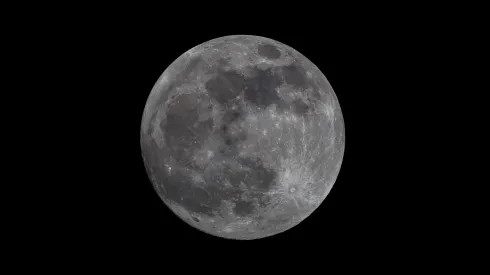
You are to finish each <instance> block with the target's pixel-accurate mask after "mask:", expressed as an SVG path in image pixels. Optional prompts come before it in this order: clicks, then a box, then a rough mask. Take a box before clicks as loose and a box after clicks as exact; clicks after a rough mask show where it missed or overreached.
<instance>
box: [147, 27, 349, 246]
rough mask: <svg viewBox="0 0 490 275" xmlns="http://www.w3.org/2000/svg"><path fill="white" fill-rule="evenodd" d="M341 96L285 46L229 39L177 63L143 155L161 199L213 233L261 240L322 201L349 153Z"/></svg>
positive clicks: (152, 103)
mask: <svg viewBox="0 0 490 275" xmlns="http://www.w3.org/2000/svg"><path fill="white" fill-rule="evenodd" d="M344 144H345V136H344V122H343V117H342V113H341V110H340V105H339V102H338V100H337V97H336V95H335V93H334V91H333V89H332V87H331V86H330V84H329V82H328V81H327V79H326V77H325V76H324V75H323V74H322V73H321V72H320V70H319V69H318V68H317V67H316V66H315V65H314V64H313V63H312V62H311V61H309V60H308V59H307V58H306V57H305V56H303V55H301V54H300V53H298V52H297V51H296V50H294V49H292V48H291V47H289V46H287V45H284V44H282V43H280V42H278V41H274V40H272V39H268V38H265V37H258V36H247V35H237V36H226V37H221V38H217V39H213V40H211V41H207V42H205V43H203V44H201V45H198V46H196V47H194V48H192V49H190V50H188V51H187V52H185V53H184V54H183V55H181V56H180V57H179V58H177V59H176V60H175V61H174V62H173V63H172V64H171V65H170V66H169V67H168V68H167V69H166V70H165V71H164V73H163V74H162V76H161V77H160V79H159V80H158V81H157V83H156V85H155V86H154V88H153V90H152V91H151V93H150V95H149V97H148V100H147V104H146V106H145V110H144V114H143V119H142V125H141V148H142V155H143V159H144V162H145V166H146V168H147V172H148V175H149V177H150V178H151V180H152V183H153V185H154V187H155V190H156V191H157V192H158V194H159V196H160V197H161V198H162V200H163V201H164V202H165V204H166V205H168V206H169V207H170V208H171V209H172V210H173V211H174V213H176V215H178V216H179V217H181V218H182V219H184V220H185V221H187V222H188V223H189V224H190V225H192V226H194V227H195V228H197V229H199V230H201V231H204V232H207V233H209V234H212V235H215V236H220V237H225V238H232V239H257V238H263V237H266V236H270V235H274V234H277V233H279V232H283V231H285V230H287V229H288V228H291V227H293V226H295V225H296V224H298V223H299V222H301V221H302V220H303V219H305V218H306V217H308V216H309V215H310V214H311V213H312V212H313V211H314V210H315V209H316V208H317V207H318V206H319V205H320V204H321V202H322V201H323V200H324V199H325V197H326V196H327V195H328V193H329V191H330V190H331V188H332V186H333V184H334V182H335V180H336V178H337V175H338V173H339V170H340V166H341V163H342V158H343V154H344Z"/></svg>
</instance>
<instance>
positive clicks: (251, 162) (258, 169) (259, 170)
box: [238, 158, 277, 191]
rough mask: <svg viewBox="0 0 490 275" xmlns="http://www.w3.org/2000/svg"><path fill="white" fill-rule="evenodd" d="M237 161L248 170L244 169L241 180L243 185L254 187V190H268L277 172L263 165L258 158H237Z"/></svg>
mask: <svg viewBox="0 0 490 275" xmlns="http://www.w3.org/2000/svg"><path fill="white" fill-rule="evenodd" d="M238 162H239V163H240V164H242V165H243V166H245V167H248V168H249V169H250V171H245V178H244V179H243V180H242V181H243V183H245V185H247V186H249V187H254V188H256V190H262V191H268V190H270V188H271V186H272V185H273V183H274V180H275V179H276V177H277V173H276V172H275V171H273V170H271V169H268V168H266V167H264V165H263V163H262V161H261V160H260V159H250V158H239V159H238Z"/></svg>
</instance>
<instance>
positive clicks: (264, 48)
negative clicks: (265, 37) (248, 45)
mask: <svg viewBox="0 0 490 275" xmlns="http://www.w3.org/2000/svg"><path fill="white" fill-rule="evenodd" d="M257 51H258V53H259V55H260V56H262V57H265V58H268V59H278V58H279V57H281V52H280V51H279V50H278V49H277V48H276V46H274V45H271V44H260V45H259V46H258V47H257Z"/></svg>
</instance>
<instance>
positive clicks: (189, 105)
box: [160, 95, 213, 165]
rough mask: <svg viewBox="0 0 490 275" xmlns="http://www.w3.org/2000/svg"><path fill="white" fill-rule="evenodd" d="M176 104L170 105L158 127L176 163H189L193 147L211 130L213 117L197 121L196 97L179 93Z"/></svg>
mask: <svg viewBox="0 0 490 275" xmlns="http://www.w3.org/2000/svg"><path fill="white" fill-rule="evenodd" d="M176 100H179V102H178V104H175V105H173V106H171V107H170V109H169V110H168V112H167V118H166V120H165V121H162V123H161V125H160V127H161V128H162V131H163V133H164V136H165V140H166V142H167V145H168V147H169V150H170V153H171V155H172V156H173V157H174V158H175V159H176V160H177V162H178V163H181V164H183V163H186V165H187V164H189V163H190V162H189V159H190V158H191V157H192V154H193V153H192V152H193V149H196V148H198V147H199V146H200V144H201V143H202V142H203V141H204V140H205V139H206V138H207V137H208V136H209V134H210V133H211V132H212V127H213V119H212V118H210V119H208V120H205V121H200V122H198V118H199V115H198V111H197V107H198V106H197V104H195V102H196V98H195V97H193V96H192V95H181V96H179V97H178V98H177V99H176Z"/></svg>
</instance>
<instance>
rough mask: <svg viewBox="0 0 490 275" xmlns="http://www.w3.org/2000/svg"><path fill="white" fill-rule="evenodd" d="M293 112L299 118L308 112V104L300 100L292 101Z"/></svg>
mask: <svg viewBox="0 0 490 275" xmlns="http://www.w3.org/2000/svg"><path fill="white" fill-rule="evenodd" d="M293 108H294V112H295V113H296V114H298V115H300V116H303V115H305V114H306V113H308V111H309V110H310V107H309V106H308V104H306V103H305V102H304V101H303V100H302V99H296V100H295V101H293Z"/></svg>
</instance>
